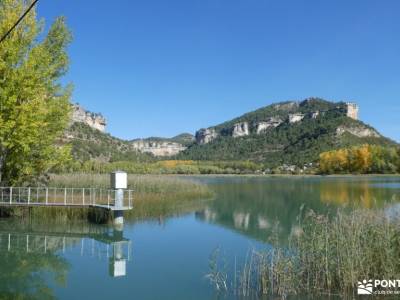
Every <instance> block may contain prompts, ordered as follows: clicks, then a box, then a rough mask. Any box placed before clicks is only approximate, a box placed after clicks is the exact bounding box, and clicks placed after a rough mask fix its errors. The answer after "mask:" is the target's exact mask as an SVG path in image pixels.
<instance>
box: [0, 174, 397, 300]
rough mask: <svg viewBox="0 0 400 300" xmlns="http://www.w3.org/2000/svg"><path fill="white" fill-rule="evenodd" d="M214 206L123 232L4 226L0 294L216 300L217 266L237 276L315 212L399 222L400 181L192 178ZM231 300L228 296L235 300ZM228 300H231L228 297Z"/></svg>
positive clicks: (0, 225) (0, 229) (83, 225)
mask: <svg viewBox="0 0 400 300" xmlns="http://www.w3.org/2000/svg"><path fill="white" fill-rule="evenodd" d="M190 180H198V181H201V182H203V183H205V184H208V185H209V186H210V188H211V189H213V190H214V191H215V195H216V196H215V199H213V200H209V201H200V203H201V205H200V208H199V205H196V208H193V210H191V209H190V208H187V207H186V208H185V209H184V211H185V212H187V211H189V213H185V214H179V211H181V209H180V208H177V214H176V215H175V216H171V217H160V218H158V219H156V220H154V219H153V220H142V221H135V222H133V221H129V220H126V221H125V225H124V229H123V231H122V232H121V231H118V230H114V229H113V228H112V227H108V226H101V225H94V224H91V223H87V222H77V223H74V224H68V225H66V224H48V223H44V222H41V220H29V221H26V222H21V221H19V220H15V219H14V220H9V219H0V253H1V254H0V266H1V272H0V276H1V279H0V295H3V296H5V298H7V297H9V298H16V297H17V296H21V297H23V296H24V297H26V298H29V299H31V298H37V299H52V298H57V299H118V298H119V299H128V298H129V299H131V298H136V299H211V298H218V296H219V295H218V294H216V292H215V290H214V287H213V286H212V285H211V284H210V282H209V281H208V279H207V278H206V274H207V273H208V272H209V270H210V268H209V264H210V257H211V255H212V254H213V253H216V251H218V253H219V258H220V259H219V263H220V266H221V267H224V268H225V269H226V271H227V273H228V274H229V276H230V277H232V276H233V274H234V273H235V272H234V270H235V266H236V270H237V271H238V270H240V268H241V265H242V264H243V263H244V261H245V258H246V255H248V254H249V251H251V250H252V249H259V250H262V249H268V248H270V247H272V246H271V235H272V233H273V232H274V233H275V234H274V236H275V235H276V238H278V239H279V240H280V241H281V242H283V243H285V241H286V239H287V237H288V236H289V234H290V233H291V232H293V231H294V230H296V228H297V224H298V222H299V220H298V216H299V214H300V213H301V212H302V211H306V210H308V209H312V210H314V211H315V212H318V213H322V214H334V213H335V210H336V209H337V208H338V207H343V209H352V208H353V207H365V208H373V207H378V208H384V207H385V209H387V211H388V213H390V214H393V213H398V211H399V209H398V207H399V206H398V205H396V203H400V177H384V176H382V177H357V176H348V177H246V176H244V177H234V176H229V177H191V178H190ZM220 296H221V295H220ZM230 296H232V295H228V296H227V297H230ZM221 297H222V298H223V295H222V296H221Z"/></svg>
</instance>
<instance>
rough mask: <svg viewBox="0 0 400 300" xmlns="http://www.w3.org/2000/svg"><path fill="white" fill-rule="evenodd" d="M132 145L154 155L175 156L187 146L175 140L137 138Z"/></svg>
mask: <svg viewBox="0 0 400 300" xmlns="http://www.w3.org/2000/svg"><path fill="white" fill-rule="evenodd" d="M132 145H133V147H134V148H135V149H137V150H139V151H141V152H146V153H151V154H153V155H154V156H173V155H176V154H178V153H179V152H181V151H183V150H185V149H186V148H187V147H185V146H183V145H182V144H179V143H175V142H167V141H151V140H136V141H133V142H132Z"/></svg>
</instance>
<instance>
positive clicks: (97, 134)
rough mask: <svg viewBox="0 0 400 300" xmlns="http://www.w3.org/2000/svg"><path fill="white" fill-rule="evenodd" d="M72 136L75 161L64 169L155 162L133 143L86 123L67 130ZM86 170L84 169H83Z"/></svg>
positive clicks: (77, 124)
mask: <svg viewBox="0 0 400 300" xmlns="http://www.w3.org/2000/svg"><path fill="white" fill-rule="evenodd" d="M66 135H67V136H72V137H73V138H71V139H70V141H69V142H70V144H71V146H72V155H73V157H74V158H75V160H74V161H71V162H69V164H66V165H64V166H63V169H72V170H80V167H81V164H82V162H86V161H90V160H93V161H97V162H115V161H130V162H148V161H152V160H154V157H152V156H151V155H150V154H146V153H141V152H138V151H137V150H136V149H134V148H133V146H132V145H131V143H129V142H128V141H124V140H121V139H118V138H116V137H113V136H111V135H110V134H107V133H103V132H101V131H99V130H96V129H93V128H91V127H90V126H88V125H86V124H84V123H74V124H72V125H71V126H70V127H69V128H68V130H67V134H66ZM83 170H84V169H83Z"/></svg>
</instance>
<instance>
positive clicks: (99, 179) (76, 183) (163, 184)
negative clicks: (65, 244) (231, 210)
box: [0, 173, 213, 223]
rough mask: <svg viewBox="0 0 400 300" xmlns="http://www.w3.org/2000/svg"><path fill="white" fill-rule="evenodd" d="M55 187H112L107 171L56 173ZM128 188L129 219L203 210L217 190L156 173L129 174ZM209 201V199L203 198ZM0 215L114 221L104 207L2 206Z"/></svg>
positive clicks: (59, 219)
mask: <svg viewBox="0 0 400 300" xmlns="http://www.w3.org/2000/svg"><path fill="white" fill-rule="evenodd" d="M49 186H52V187H60V188H61V187H67V188H68V187H74V188H79V187H92V188H104V189H108V188H109V187H110V176H109V175H108V174H107V175H106V174H78V173H75V174H54V175H51V177H50V182H49ZM128 188H129V189H133V190H134V194H133V206H134V209H133V210H130V211H126V212H125V213H124V216H125V217H126V218H127V219H141V218H163V217H166V216H169V215H175V214H180V213H185V212H189V211H194V210H197V209H200V208H201V207H202V205H204V204H205V201H208V200H209V199H210V198H212V196H213V193H212V192H211V190H209V189H208V187H207V186H206V185H203V184H200V183H198V182H196V181H194V180H191V179H188V178H180V177H174V176H165V175H164V176H156V175H129V176H128ZM203 200H205V201H203ZM0 217H19V218H33V219H40V218H41V219H45V220H57V221H58V222H60V221H62V222H68V221H76V220H86V219H90V220H92V221H95V222H96V223H105V222H108V221H110V219H111V218H112V215H111V214H110V213H109V212H108V211H105V210H102V209H94V208H66V207H31V208H26V207H23V208H16V207H12V208H7V207H3V208H1V209H0Z"/></svg>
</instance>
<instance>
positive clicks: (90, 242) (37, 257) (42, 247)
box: [0, 221, 132, 299]
mask: <svg viewBox="0 0 400 300" xmlns="http://www.w3.org/2000/svg"><path fill="white" fill-rule="evenodd" d="M68 255H79V256H82V257H88V258H92V259H97V260H99V261H101V262H102V263H104V264H106V265H107V264H108V269H109V275H110V276H111V277H119V276H125V275H126V264H127V262H129V261H130V260H131V257H132V243H131V241H130V240H129V239H127V238H125V237H124V235H123V232H122V231H120V230H116V229H114V228H109V227H106V226H97V225H94V224H90V223H78V224H68V225H66V224H65V223H63V224H40V223H38V224H32V223H29V224H23V223H22V224H21V223H16V222H10V221H1V222H0V266H1V272H0V294H1V295H6V296H7V297H9V298H18V297H22V298H29V299H52V298H54V295H53V294H52V289H50V288H49V287H48V279H49V277H50V278H52V281H54V282H55V283H56V285H58V286H66V278H67V275H68V272H69V267H70V266H69V264H68V262H67V259H66V258H65V257H66V256H68Z"/></svg>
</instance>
